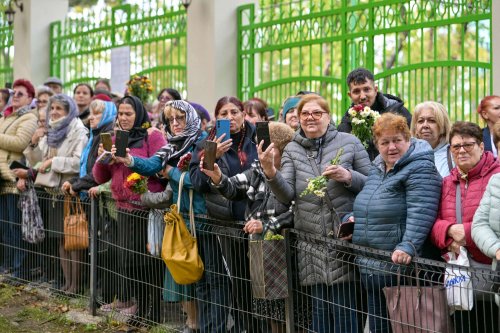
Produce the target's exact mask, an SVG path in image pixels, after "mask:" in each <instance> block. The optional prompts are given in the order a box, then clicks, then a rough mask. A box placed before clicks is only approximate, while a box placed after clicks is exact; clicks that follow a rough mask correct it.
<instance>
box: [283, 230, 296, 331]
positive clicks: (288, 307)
mask: <svg viewBox="0 0 500 333" xmlns="http://www.w3.org/2000/svg"><path fill="white" fill-rule="evenodd" d="M290 236H291V233H290V230H289V229H285V231H284V237H285V248H286V273H287V274H286V275H287V279H288V298H287V299H285V318H286V332H287V333H292V332H295V318H294V312H295V309H294V302H293V295H294V290H293V274H294V273H293V270H292V243H291V241H290Z"/></svg>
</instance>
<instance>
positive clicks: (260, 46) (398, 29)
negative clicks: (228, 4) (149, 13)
mask: <svg viewBox="0 0 500 333" xmlns="http://www.w3.org/2000/svg"><path fill="white" fill-rule="evenodd" d="M238 37H239V40H238V44H239V45H238V52H239V54H238V92H239V95H240V98H242V99H243V100H246V99H248V98H251V97H253V96H259V97H261V98H263V99H265V100H267V101H268V102H269V103H270V105H271V106H273V107H274V108H275V109H277V108H279V106H280V105H281V104H282V102H283V100H284V99H285V98H286V97H287V96H290V95H293V94H295V93H297V92H298V91H300V90H308V91H315V92H318V93H320V94H321V95H322V96H324V97H325V98H327V99H328V101H329V103H330V105H331V109H332V112H333V117H334V120H336V121H338V120H340V117H341V116H342V114H343V113H344V112H345V110H346V108H347V107H348V105H349V98H348V95H347V90H348V89H347V85H346V83H345V79H346V77H347V74H348V73H349V71H351V70H352V69H354V68H356V67H359V66H363V67H366V68H368V69H370V70H372V71H373V72H374V74H375V80H376V83H377V85H378V86H379V88H380V90H381V91H383V92H387V93H391V94H393V95H397V96H399V97H400V98H402V99H403V100H404V101H405V105H406V106H407V107H408V109H410V110H412V109H413V107H414V106H415V105H416V104H417V103H419V102H422V101H424V100H435V101H439V102H441V103H443V104H444V105H445V106H446V107H447V108H448V112H449V114H450V117H451V118H452V120H459V119H463V120H472V121H477V115H476V113H475V111H474V110H475V107H476V105H477V104H478V102H479V100H480V99H481V98H482V97H484V96H486V95H489V94H490V93H491V91H492V78H491V62H492V53H491V52H492V51H491V49H492V48H491V0H482V1H479V0H478V1H469V0H454V1H450V0H426V1H417V0H304V1H292V0H290V1H287V2H285V1H275V0H260V9H257V8H256V7H255V6H254V5H253V4H249V5H244V6H241V7H239V9H238Z"/></svg>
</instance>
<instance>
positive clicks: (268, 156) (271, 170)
mask: <svg viewBox="0 0 500 333" xmlns="http://www.w3.org/2000/svg"><path fill="white" fill-rule="evenodd" d="M263 145H264V140H262V141H261V142H260V143H259V145H258V146H257V153H258V154H259V161H260V166H261V167H262V171H264V174H265V175H266V177H267V178H269V179H272V178H274V176H276V172H277V171H276V167H275V166H274V143H271V144H270V145H269V147H267V149H266V150H264V151H262V146H263Z"/></svg>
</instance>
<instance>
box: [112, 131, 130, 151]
mask: <svg viewBox="0 0 500 333" xmlns="http://www.w3.org/2000/svg"><path fill="white" fill-rule="evenodd" d="M115 147H116V153H115V156H118V157H125V156H127V147H128V131H124V130H116V138H115Z"/></svg>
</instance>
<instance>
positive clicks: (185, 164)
mask: <svg viewBox="0 0 500 333" xmlns="http://www.w3.org/2000/svg"><path fill="white" fill-rule="evenodd" d="M192 156H193V155H192V154H191V153H186V154H184V155H182V157H181V158H180V160H179V162H178V163H177V169H179V170H181V171H182V172H185V171H188V170H189V163H191V157H192Z"/></svg>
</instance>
